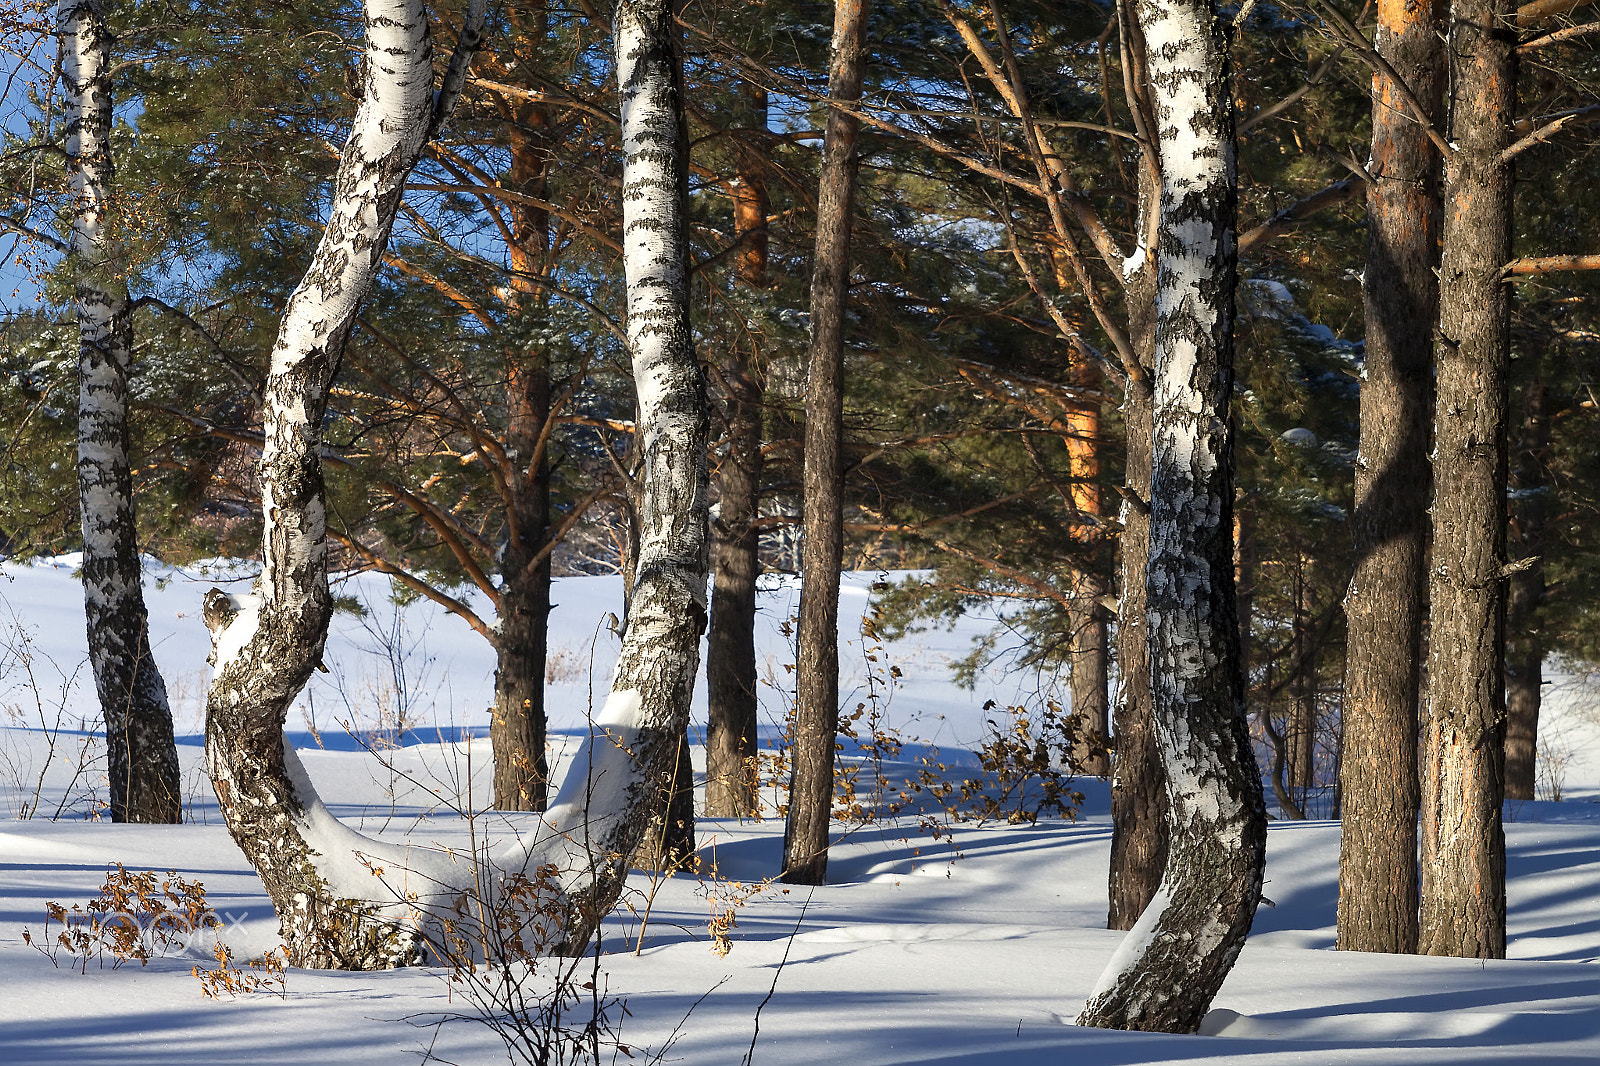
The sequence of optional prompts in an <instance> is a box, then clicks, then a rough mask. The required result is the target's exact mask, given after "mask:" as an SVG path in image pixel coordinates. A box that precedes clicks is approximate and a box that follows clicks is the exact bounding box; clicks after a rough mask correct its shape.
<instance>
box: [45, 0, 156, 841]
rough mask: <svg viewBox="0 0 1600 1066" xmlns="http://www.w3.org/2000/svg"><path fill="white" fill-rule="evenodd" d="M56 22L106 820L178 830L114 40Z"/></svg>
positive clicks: (86, 568)
mask: <svg viewBox="0 0 1600 1066" xmlns="http://www.w3.org/2000/svg"><path fill="white" fill-rule="evenodd" d="M56 19H57V32H58V33H59V35H60V39H61V60H60V65H61V87H62V102H63V105H64V111H65V118H66V131H67V143H66V163H67V172H68V177H69V178H70V180H71V193H72V202H71V209H70V217H71V220H72V230H71V234H70V236H69V237H68V242H67V249H66V250H67V252H68V259H67V263H68V269H69V270H70V271H71V272H72V274H73V276H74V280H75V282H76V297H75V299H76V304H77V317H78V499H79V506H80V511H81V516H82V524H83V594H84V613H85V617H86V621H87V624H88V635H89V662H90V664H91V666H92V668H93V671H94V681H95V690H96V692H97V694H98V695H99V699H100V708H101V714H102V717H103V719H104V723H105V731H106V762H107V776H108V778H109V781H110V791H111V817H112V820H113V821H118V822H169V823H170V822H178V821H181V820H182V806H181V796H180V795H179V782H178V750H177V747H176V745H175V744H174V742H173V735H172V711H171V708H170V707H169V706H168V704H167V689H166V685H165V683H164V682H163V681H162V678H161V672H160V670H158V669H157V667H156V662H155V659H154V657H153V656H152V654H151V650H150V632H149V626H148V624H147V615H146V612H145V606H144V592H143V586H142V584H141V579H142V572H141V567H140V562H139V547H138V543H137V539H136V536H137V533H136V530H135V527H134V517H133V476H132V473H131V470H130V467H129V460H128V373H129V368H130V365H131V362H132V348H133V343H132V341H133V337H132V329H131V326H130V321H129V315H130V304H129V300H128V287H127V279H126V277H125V273H124V272H125V271H126V269H127V264H126V263H125V262H123V261H122V260H121V258H120V257H119V255H118V251H117V245H116V240H115V238H114V236H113V235H112V227H113V223H112V214H113V204H112V195H113V189H114V181H115V170H114V167H113V163H112V155H111V127H112V92H111V74H110V64H109V55H108V51H109V42H110V33H109V31H108V30H107V28H106V20H105V10H104V8H103V6H102V5H101V3H100V0H62V3H61V5H60V7H59V8H57V12H56Z"/></svg>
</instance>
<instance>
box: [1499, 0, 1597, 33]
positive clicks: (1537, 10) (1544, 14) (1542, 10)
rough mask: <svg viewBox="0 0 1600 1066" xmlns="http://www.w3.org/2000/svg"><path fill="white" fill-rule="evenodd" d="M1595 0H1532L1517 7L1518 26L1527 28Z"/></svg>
mask: <svg viewBox="0 0 1600 1066" xmlns="http://www.w3.org/2000/svg"><path fill="white" fill-rule="evenodd" d="M1593 2H1594V0H1532V2H1531V3H1527V4H1523V5H1521V6H1520V7H1518V8H1517V28H1518V29H1519V30H1525V29H1528V28H1529V27H1531V26H1533V25H1534V24H1535V23H1537V22H1541V21H1543V20H1544V19H1550V18H1555V17H1556V16H1557V15H1565V14H1567V13H1568V12H1571V11H1576V10H1577V9H1578V8H1580V7H1584V6H1586V5H1588V4H1591V3H1593Z"/></svg>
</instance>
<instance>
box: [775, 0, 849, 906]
mask: <svg viewBox="0 0 1600 1066" xmlns="http://www.w3.org/2000/svg"><path fill="white" fill-rule="evenodd" d="M866 22H867V0H836V2H835V5H834V16H833V44H832V49H831V59H830V63H829V71H828V94H829V97H830V99H833V100H838V101H842V102H854V101H856V100H859V99H860V98H861V80H862V74H863V65H864V61H865V58H866V55H865V48H864V45H865V41H866ZM859 129H860V123H859V122H858V121H857V120H856V119H855V118H854V117H853V116H851V115H850V114H848V113H847V112H845V111H843V110H840V109H838V108H831V109H829V111H828V123H827V127H826V129H825V131H824V134H823V147H822V172H821V175H820V177H819V187H818V192H817V244H816V257H815V262H814V263H813V266H812V278H811V350H810V353H809V356H808V360H807V366H808V380H807V382H806V428H805V471H804V475H803V476H804V484H803V486H802V491H803V493H804V499H805V502H804V510H805V515H804V523H805V525H804V538H805V539H804V543H803V544H802V546H801V563H800V570H801V580H802V584H801V592H800V640H799V651H798V658H797V659H796V690H795V710H794V715H795V725H794V747H793V752H792V754H791V758H790V761H791V765H792V767H793V776H792V779H791V781H790V786H789V815H788V820H787V821H786V822H785V824H784V838H783V854H784V861H783V873H782V877H783V880H784V881H786V882H788V883H790V884H801V885H820V884H822V882H823V880H824V879H825V878H826V876H827V870H828V824H829V821H830V818H831V815H832V811H833V763H834V745H835V743H836V736H837V732H838V726H839V571H840V567H841V566H842V565H843V556H844V499H843V497H844V465H843V456H842V451H843V448H842V444H843V436H844V429H843V419H844V333H845V305H846V302H847V298H848V294H849V288H850V224H851V220H852V217H853V214H854V211H853V204H854V200H855V186H856V166H857V160H856V137H857V134H858V132H859Z"/></svg>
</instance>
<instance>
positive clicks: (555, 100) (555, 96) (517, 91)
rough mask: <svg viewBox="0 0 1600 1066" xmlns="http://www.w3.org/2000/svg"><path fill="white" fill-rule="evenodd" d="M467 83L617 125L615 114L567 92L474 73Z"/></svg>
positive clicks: (495, 92)
mask: <svg viewBox="0 0 1600 1066" xmlns="http://www.w3.org/2000/svg"><path fill="white" fill-rule="evenodd" d="M469 84H470V85H471V86H472V87H473V88H474V89H482V90H484V91H485V92H491V93H494V94H495V95H497V96H503V97H505V98H506V99H508V100H519V101H521V102H522V103H525V104H555V105H556V106H557V107H569V108H572V109H573V110H574V111H582V112H583V113H584V114H586V115H592V116H594V117H595V118H598V119H600V120H601V121H603V122H605V123H606V124H607V125H611V126H616V125H619V120H618V118H617V116H616V115H615V114H613V113H612V112H610V111H607V110H605V109H604V108H602V107H598V106H596V105H595V104H591V103H589V102H587V101H585V100H580V99H578V98H577V97H576V96H572V95H570V94H568V93H553V92H544V91H541V90H539V89H524V88H522V87H521V86H517V85H507V84H506V83H505V82H500V81H493V80H491V79H489V78H484V77H479V76H476V75H474V76H473V77H472V79H471V80H470V82H469Z"/></svg>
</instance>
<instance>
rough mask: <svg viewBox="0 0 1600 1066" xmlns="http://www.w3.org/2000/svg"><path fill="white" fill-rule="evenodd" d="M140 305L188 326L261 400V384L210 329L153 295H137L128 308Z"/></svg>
mask: <svg viewBox="0 0 1600 1066" xmlns="http://www.w3.org/2000/svg"><path fill="white" fill-rule="evenodd" d="M216 306H220V305H216ZM141 307H153V308H155V309H156V310H157V311H160V312H161V313H162V314H165V315H167V316H169V317H171V318H175V319H177V320H178V321H179V322H180V323H182V324H183V325H185V326H188V327H189V329H191V330H192V331H193V332H194V333H195V335H196V336H198V337H199V338H200V339H201V340H202V341H204V342H205V345H206V347H207V348H209V349H210V350H211V354H212V355H214V356H216V358H217V361H218V362H220V363H221V364H222V365H223V367H224V369H226V370H227V371H228V373H229V375H231V376H232V377H233V379H234V380H235V381H237V382H238V383H239V384H240V385H241V386H242V387H243V388H244V390H245V391H246V392H248V393H249V394H250V398H251V399H252V400H254V401H255V402H256V403H258V404H259V403H260V402H261V386H260V385H258V384H256V383H255V382H253V381H252V380H251V379H250V377H249V375H248V374H246V373H245V369H244V368H243V367H242V366H240V365H239V362H238V361H237V360H236V359H234V357H233V356H232V355H231V354H229V352H228V350H227V349H226V348H224V347H223V346H222V344H221V343H220V342H219V341H218V340H217V339H216V338H215V337H213V336H212V335H211V331H210V330H208V329H206V328H205V326H202V325H201V324H200V323H199V322H197V321H195V319H194V318H193V316H191V315H190V314H188V312H186V311H181V310H179V309H178V308H176V307H173V306H172V305H171V304H169V303H167V302H166V301H165V300H161V299H159V298H157V297H155V296H141V297H139V298H138V299H137V300H134V301H133V302H132V303H130V304H129V305H128V310H129V311H136V310H138V309H139V308H141Z"/></svg>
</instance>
